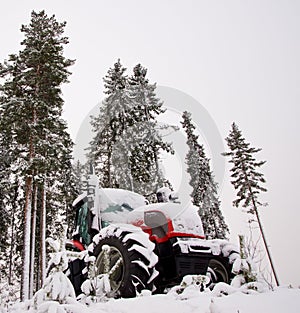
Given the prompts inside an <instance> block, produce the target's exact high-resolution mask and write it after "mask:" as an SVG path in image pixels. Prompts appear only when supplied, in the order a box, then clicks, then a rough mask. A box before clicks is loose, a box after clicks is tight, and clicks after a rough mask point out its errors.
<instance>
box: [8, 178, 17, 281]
mask: <svg viewBox="0 0 300 313" xmlns="http://www.w3.org/2000/svg"><path fill="white" fill-rule="evenodd" d="M18 188H19V185H18V180H17V179H16V182H15V190H14V198H13V201H12V212H11V222H10V227H11V233H10V251H9V274H8V283H9V284H10V285H11V284H12V271H13V252H14V246H15V214H16V205H17V198H18Z"/></svg>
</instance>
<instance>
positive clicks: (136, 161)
mask: <svg viewBox="0 0 300 313" xmlns="http://www.w3.org/2000/svg"><path fill="white" fill-rule="evenodd" d="M125 71H126V69H125V68H124V67H123V66H122V64H121V63H120V60H118V62H117V63H115V64H114V66H113V67H112V68H110V69H109V71H108V74H107V75H106V76H105V78H104V83H105V94H106V95H107V97H106V98H105V100H104V101H103V104H102V106H101V108H100V114H99V115H98V116H97V117H94V118H92V121H91V124H92V127H93V130H94V132H95V137H94V138H93V140H92V141H91V143H90V152H89V155H88V157H89V161H90V162H92V163H94V164H95V169H96V174H97V175H99V178H100V185H101V186H102V187H116V188H123V189H128V190H132V191H136V192H139V193H141V194H143V195H150V194H151V195H153V194H154V193H155V191H156V189H157V188H158V187H160V186H161V185H162V184H163V181H164V179H163V175H162V173H161V170H160V168H159V153H160V151H161V150H165V151H168V152H170V151H171V150H172V149H171V145H170V144H168V143H165V142H164V141H163V140H162V137H161V135H160V133H159V128H158V124H157V121H156V116H157V115H158V114H160V113H162V112H164V110H163V109H162V103H161V102H160V100H159V99H158V98H157V97H156V95H155V88H156V86H155V85H150V84H149V83H148V80H147V79H146V77H145V76H146V73H147V70H146V69H144V68H143V67H142V66H141V65H137V66H136V67H135V68H134V75H133V76H132V77H130V78H128V77H127V76H126V75H125Z"/></svg>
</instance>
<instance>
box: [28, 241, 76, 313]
mask: <svg viewBox="0 0 300 313" xmlns="http://www.w3.org/2000/svg"><path fill="white" fill-rule="evenodd" d="M47 243H48V244H49V245H50V247H51V249H52V251H53V252H52V253H51V259H50V261H49V264H48V268H47V274H48V277H47V278H46V280H45V283H44V285H43V287H42V288H41V289H40V290H39V291H37V292H36V294H35V295H34V297H33V306H34V307H35V308H36V309H38V312H41V313H42V312H49V311H50V310H51V311H52V310H53V312H57V313H59V312H64V309H63V307H61V308H59V305H60V304H67V303H74V301H75V299H76V296H75V291H74V288H73V285H72V284H71V282H70V280H69V279H68V277H67V276H66V274H65V271H66V270H67V268H68V256H67V251H66V249H65V236H64V235H62V238H60V240H53V239H52V238H48V239H47Z"/></svg>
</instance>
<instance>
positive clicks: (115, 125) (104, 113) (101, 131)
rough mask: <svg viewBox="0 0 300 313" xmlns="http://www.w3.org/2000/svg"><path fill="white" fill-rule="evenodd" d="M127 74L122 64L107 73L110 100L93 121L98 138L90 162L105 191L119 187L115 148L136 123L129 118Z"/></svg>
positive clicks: (105, 102) (91, 145) (103, 104)
mask: <svg viewBox="0 0 300 313" xmlns="http://www.w3.org/2000/svg"><path fill="white" fill-rule="evenodd" d="M125 71H126V69H125V68H124V67H123V66H122V64H121V62H120V60H118V62H116V63H115V64H114V66H113V67H112V68H110V69H109V70H108V73H107V75H106V76H105V77H104V79H103V80H104V83H105V84H104V86H105V92H104V93H105V94H106V95H107V97H106V98H105V99H104V101H103V103H102V106H101V108H100V113H99V115H98V116H97V117H92V120H91V125H92V127H93V131H94V133H95V137H94V138H93V140H92V141H91V143H90V151H89V161H90V162H91V163H93V164H94V166H95V170H96V173H97V174H98V175H99V176H100V184H101V186H102V187H116V184H117V182H116V179H115V176H114V164H113V160H112V158H113V149H114V145H115V143H116V142H117V139H118V136H120V135H121V134H122V133H123V131H124V129H125V128H126V127H127V126H128V125H129V124H130V123H131V124H132V123H133V122H132V120H131V118H128V117H129V116H130V113H129V112H130V107H131V103H130V99H129V96H128V93H127V90H126V85H127V77H126V76H125V74H124V73H125ZM124 153H125V152H124Z"/></svg>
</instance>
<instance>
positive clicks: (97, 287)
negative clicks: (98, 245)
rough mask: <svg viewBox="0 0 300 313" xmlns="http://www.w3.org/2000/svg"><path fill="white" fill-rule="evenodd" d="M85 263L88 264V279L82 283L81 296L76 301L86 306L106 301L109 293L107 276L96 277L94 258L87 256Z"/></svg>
mask: <svg viewBox="0 0 300 313" xmlns="http://www.w3.org/2000/svg"><path fill="white" fill-rule="evenodd" d="M103 248H104V247H103ZM85 261H86V262H87V263H88V264H89V265H88V268H89V275H88V277H89V279H87V280H86V281H84V282H83V284H82V285H81V290H82V294H81V295H80V296H79V297H78V299H79V300H80V302H81V303H84V304H87V305H89V304H91V303H95V302H102V301H106V300H107V295H108V294H109V293H110V291H111V287H110V282H109V274H101V275H96V265H95V261H96V259H95V257H94V256H87V257H86V258H85Z"/></svg>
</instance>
